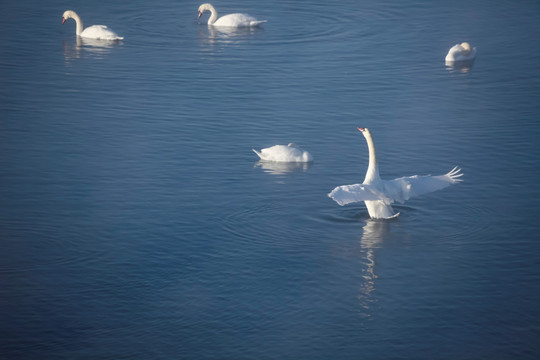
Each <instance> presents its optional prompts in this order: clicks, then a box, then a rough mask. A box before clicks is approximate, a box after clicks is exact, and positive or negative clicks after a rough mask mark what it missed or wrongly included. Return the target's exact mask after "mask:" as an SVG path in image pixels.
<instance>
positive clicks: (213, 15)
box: [208, 4, 218, 25]
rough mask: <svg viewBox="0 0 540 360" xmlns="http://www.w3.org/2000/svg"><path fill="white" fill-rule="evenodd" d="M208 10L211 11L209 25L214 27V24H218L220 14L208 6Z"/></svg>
mask: <svg viewBox="0 0 540 360" xmlns="http://www.w3.org/2000/svg"><path fill="white" fill-rule="evenodd" d="M208 10H209V11H210V14H211V15H210V18H209V19H208V25H212V24H213V23H215V22H216V20H217V18H218V13H217V11H216V9H215V8H214V7H213V6H212V5H210V4H208Z"/></svg>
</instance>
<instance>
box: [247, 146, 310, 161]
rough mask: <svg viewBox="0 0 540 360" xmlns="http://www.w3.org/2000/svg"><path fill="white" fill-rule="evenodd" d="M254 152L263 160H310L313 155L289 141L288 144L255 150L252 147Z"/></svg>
mask: <svg viewBox="0 0 540 360" xmlns="http://www.w3.org/2000/svg"><path fill="white" fill-rule="evenodd" d="M252 150H253V151H254V152H255V154H257V155H259V157H260V158H261V160H263V161H274V162H312V161H313V156H311V154H310V153H309V152H307V151H304V150H302V149H301V148H300V147H299V146H298V145H296V144H294V143H290V144H289V145H274V146H272V147H269V148H266V149H261V151H260V152H259V151H257V150H255V149H252Z"/></svg>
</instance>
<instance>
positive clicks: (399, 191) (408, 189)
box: [384, 166, 463, 203]
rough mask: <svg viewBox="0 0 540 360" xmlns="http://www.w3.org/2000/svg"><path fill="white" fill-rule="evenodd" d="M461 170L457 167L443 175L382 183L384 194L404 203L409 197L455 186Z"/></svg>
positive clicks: (412, 177) (406, 178) (403, 178)
mask: <svg viewBox="0 0 540 360" xmlns="http://www.w3.org/2000/svg"><path fill="white" fill-rule="evenodd" d="M461 176H463V173H462V172H461V169H460V168H458V167H457V166H456V167H454V168H453V169H452V170H451V171H450V172H448V173H447V174H444V175H438V176H431V175H424V176H419V175H414V176H408V177H402V178H398V179H394V180H390V181H385V182H384V187H385V189H384V194H385V195H386V196H388V197H389V198H391V199H393V200H394V201H397V202H401V203H402V202H404V201H406V200H409V199H410V198H411V197H414V196H419V195H423V194H427V193H430V192H433V191H437V190H441V189H444V188H445V187H447V186H450V185H452V184H456V183H458V182H460V181H462V179H460V177H461Z"/></svg>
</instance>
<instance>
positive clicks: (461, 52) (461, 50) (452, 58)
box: [444, 42, 476, 63]
mask: <svg viewBox="0 0 540 360" xmlns="http://www.w3.org/2000/svg"><path fill="white" fill-rule="evenodd" d="M475 58H476V48H473V47H471V44H469V43H468V42H462V43H461V44H456V45H454V46H452V47H451V48H450V50H448V54H447V55H446V57H445V58H444V60H445V61H446V62H447V63H452V62H460V61H473V60H474V59H475Z"/></svg>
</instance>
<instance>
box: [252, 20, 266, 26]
mask: <svg viewBox="0 0 540 360" xmlns="http://www.w3.org/2000/svg"><path fill="white" fill-rule="evenodd" d="M265 22H268V20H256V21H252V22H250V23H249V26H259V25H261V24H264V23H265Z"/></svg>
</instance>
